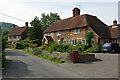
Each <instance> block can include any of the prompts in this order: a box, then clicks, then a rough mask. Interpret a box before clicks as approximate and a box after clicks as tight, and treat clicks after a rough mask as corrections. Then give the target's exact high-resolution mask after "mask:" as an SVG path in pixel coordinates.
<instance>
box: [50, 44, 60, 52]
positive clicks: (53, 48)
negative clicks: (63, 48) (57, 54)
mask: <svg viewBox="0 0 120 80" xmlns="http://www.w3.org/2000/svg"><path fill="white" fill-rule="evenodd" d="M57 48H60V46H59V44H58V43H56V42H54V43H52V44H51V46H49V49H48V51H49V52H50V53H52V52H53V51H56V50H57Z"/></svg>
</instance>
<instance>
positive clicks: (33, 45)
mask: <svg viewBox="0 0 120 80" xmlns="http://www.w3.org/2000/svg"><path fill="white" fill-rule="evenodd" d="M29 47H32V48H35V47H37V44H29Z"/></svg>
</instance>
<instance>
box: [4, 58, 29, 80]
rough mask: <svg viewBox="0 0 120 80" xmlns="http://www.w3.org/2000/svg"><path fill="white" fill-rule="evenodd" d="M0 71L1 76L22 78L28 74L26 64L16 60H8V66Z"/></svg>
mask: <svg viewBox="0 0 120 80" xmlns="http://www.w3.org/2000/svg"><path fill="white" fill-rule="evenodd" d="M18 66H20V67H18ZM2 72H3V73H2V76H3V78H17V77H18V78H19V77H21V78H22V77H24V76H29V74H30V71H29V70H28V66H27V64H25V63H24V62H21V61H18V60H14V61H13V60H8V66H7V67H6V68H4V69H3V71H2Z"/></svg>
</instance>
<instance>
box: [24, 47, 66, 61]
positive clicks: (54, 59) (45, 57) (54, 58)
mask: <svg viewBox="0 0 120 80" xmlns="http://www.w3.org/2000/svg"><path fill="white" fill-rule="evenodd" d="M22 51H23V52H25V53H28V54H31V55H34V53H33V52H31V51H29V50H28V49H24V50H22ZM35 56H38V57H40V58H43V59H47V60H50V61H53V62H56V63H64V62H65V61H64V60H59V59H58V58H57V57H49V56H47V55H44V54H39V55H35Z"/></svg>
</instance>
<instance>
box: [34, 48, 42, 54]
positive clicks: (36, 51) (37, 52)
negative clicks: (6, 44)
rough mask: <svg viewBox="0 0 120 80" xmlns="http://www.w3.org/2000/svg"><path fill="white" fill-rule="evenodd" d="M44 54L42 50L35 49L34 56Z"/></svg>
mask: <svg viewBox="0 0 120 80" xmlns="http://www.w3.org/2000/svg"><path fill="white" fill-rule="evenodd" d="M41 53H42V49H39V48H33V54H34V55H39V54H41Z"/></svg>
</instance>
